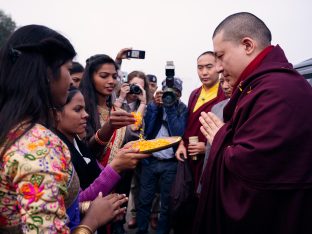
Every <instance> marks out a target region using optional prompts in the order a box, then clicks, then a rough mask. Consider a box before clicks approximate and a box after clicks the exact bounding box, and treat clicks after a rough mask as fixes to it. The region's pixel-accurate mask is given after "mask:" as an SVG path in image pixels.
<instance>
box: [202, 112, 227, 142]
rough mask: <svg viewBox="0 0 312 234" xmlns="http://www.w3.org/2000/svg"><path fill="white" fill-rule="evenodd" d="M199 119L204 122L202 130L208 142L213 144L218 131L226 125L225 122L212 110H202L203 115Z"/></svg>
mask: <svg viewBox="0 0 312 234" xmlns="http://www.w3.org/2000/svg"><path fill="white" fill-rule="evenodd" d="M199 121H200V123H201V124H202V126H201V127H200V131H201V132H202V133H203V134H204V136H205V137H206V138H207V140H208V142H209V143H210V144H212V141H213V139H214V137H215V135H216V133H217V132H218V131H219V129H220V128H221V127H222V126H223V125H224V122H223V121H222V120H221V119H219V118H218V117H217V116H216V115H215V114H213V113H212V112H208V113H205V112H202V113H201V116H200V117H199Z"/></svg>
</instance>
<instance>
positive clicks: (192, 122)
mask: <svg viewBox="0 0 312 234" xmlns="http://www.w3.org/2000/svg"><path fill="white" fill-rule="evenodd" d="M201 90H202V87H200V88H197V89H195V90H194V91H193V92H192V93H191V95H190V98H189V102H188V120H187V124H186V130H185V133H184V136H183V141H184V143H185V146H188V143H189V141H188V139H189V137H190V136H198V140H199V141H200V142H205V143H206V141H207V139H206V137H205V136H204V135H203V134H202V132H201V131H200V126H201V124H200V122H199V117H200V113H201V112H209V111H210V110H211V108H212V107H213V106H214V105H215V104H217V103H218V102H221V101H223V100H224V99H225V98H226V97H225V95H224V92H223V91H222V88H221V86H220V85H219V89H218V93H217V96H216V97H215V98H213V99H211V100H210V101H208V102H206V103H205V104H203V105H202V106H200V107H199V108H198V109H197V110H196V111H195V112H193V110H194V107H195V105H196V102H197V100H198V97H199V95H200V92H201ZM186 148H187V147H186ZM204 157H205V154H201V155H198V156H197V160H192V158H191V157H188V160H189V164H190V168H191V170H192V173H193V176H194V185H195V191H196V188H197V186H198V183H199V179H200V176H201V173H202V167H203V163H204Z"/></svg>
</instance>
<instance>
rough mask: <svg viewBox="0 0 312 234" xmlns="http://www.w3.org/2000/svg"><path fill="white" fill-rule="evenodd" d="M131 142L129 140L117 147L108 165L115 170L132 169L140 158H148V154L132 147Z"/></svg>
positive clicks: (119, 171) (118, 171)
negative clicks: (119, 147) (121, 146)
mask: <svg viewBox="0 0 312 234" xmlns="http://www.w3.org/2000/svg"><path fill="white" fill-rule="evenodd" d="M132 144H133V142H129V143H128V144H126V145H125V146H124V147H123V148H121V149H119V150H118V152H117V154H116V156H115V157H114V159H113V160H112V161H111V163H110V166H111V167H112V168H113V169H114V170H115V171H116V172H117V173H121V172H122V171H124V170H129V169H134V168H135V167H136V165H137V164H138V162H139V161H140V160H141V159H144V158H148V157H149V156H150V154H141V153H139V149H134V148H132V147H131V146H132Z"/></svg>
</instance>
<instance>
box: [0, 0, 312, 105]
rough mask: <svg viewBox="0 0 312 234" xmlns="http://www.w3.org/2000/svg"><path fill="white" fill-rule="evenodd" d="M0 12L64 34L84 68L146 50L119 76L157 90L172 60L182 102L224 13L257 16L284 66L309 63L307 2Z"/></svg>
mask: <svg viewBox="0 0 312 234" xmlns="http://www.w3.org/2000/svg"><path fill="white" fill-rule="evenodd" d="M0 9H2V10H4V12H5V13H6V14H9V15H11V17H12V18H13V20H14V21H15V22H16V23H17V25H18V26H23V25H27V24H43V25H46V26H48V27H51V28H53V29H55V30H57V31H59V32H61V33H62V34H64V35H65V36H66V37H68V38H69V39H70V41H71V42H72V43H73V45H74V46H75V49H76V50H77V53H78V56H77V58H76V60H77V61H79V62H81V63H82V64H83V65H84V64H85V60H86V59H87V58H88V57H89V56H91V55H94V54H97V53H105V54H108V55H110V56H111V57H113V58H115V56H116V54H117V52H118V51H119V50H120V49H121V48H124V47H133V49H139V50H145V51H146V57H145V60H135V59H132V60H127V61H124V63H123V66H122V70H124V71H127V72H131V71H133V70H141V71H143V72H145V73H152V74H155V75H156V76H157V77H158V85H160V81H161V80H162V79H164V78H165V75H164V74H165V64H166V61H168V60H172V61H174V64H175V68H176V75H177V76H179V77H180V78H181V79H182V80H183V82H184V85H183V88H184V90H183V95H182V100H183V101H184V102H187V100H188V97H189V94H190V92H191V91H192V90H193V89H195V88H197V87H199V86H200V82H199V79H198V76H197V71H196V59H197V57H198V55H199V54H201V53H202V52H204V51H207V50H212V49H213V48H212V41H211V36H212V33H213V30H214V29H215V27H216V26H217V25H218V24H219V23H220V22H221V21H222V20H223V19H224V18H225V17H226V16H228V15H230V14H233V13H236V12H240V11H248V12H251V13H253V14H255V15H257V16H258V17H260V18H261V19H262V20H263V21H264V22H265V23H266V24H267V26H268V27H269V28H270V30H271V32H272V35H273V44H274V45H275V44H279V45H280V46H281V47H282V48H283V49H284V51H285V53H286V56H287V57H288V59H289V61H290V62H291V63H293V64H296V63H299V62H301V61H303V60H306V59H308V58H311V57H312V45H311V44H312V30H311V27H310V24H311V22H312V13H311V9H312V1H311V0H296V1H295V0H294V1H293V0H285V1H282V0H261V1H256V0H254V1H253V0H235V1H230V0H229V1H226V0H217V1H209V0H198V1H197V0H190V1H186V0H154V1H149V0H128V1H126V0H125V1H121V0H89V1H82V0H65V1H59V0H55V1H51V0H49V1H47V0H0ZM308 22H310V23H308Z"/></svg>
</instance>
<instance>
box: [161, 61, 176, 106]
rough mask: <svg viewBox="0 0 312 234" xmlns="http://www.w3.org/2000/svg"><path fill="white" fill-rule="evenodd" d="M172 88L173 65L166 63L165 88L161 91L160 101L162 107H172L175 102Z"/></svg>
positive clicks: (169, 62) (171, 62)
mask: <svg viewBox="0 0 312 234" xmlns="http://www.w3.org/2000/svg"><path fill="white" fill-rule="evenodd" d="M173 86H174V64H173V61H167V64H166V86H165V89H164V90H163V91H164V93H163V95H162V101H163V105H164V106H167V107H168V106H172V105H174V103H175V102H176V101H177V94H176V92H175V90H174V89H173Z"/></svg>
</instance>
